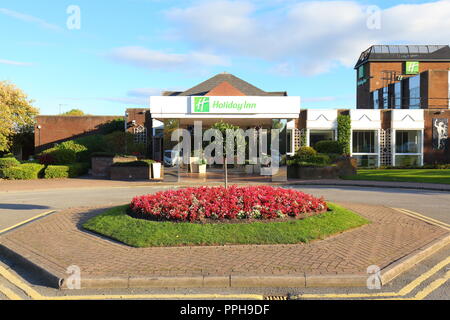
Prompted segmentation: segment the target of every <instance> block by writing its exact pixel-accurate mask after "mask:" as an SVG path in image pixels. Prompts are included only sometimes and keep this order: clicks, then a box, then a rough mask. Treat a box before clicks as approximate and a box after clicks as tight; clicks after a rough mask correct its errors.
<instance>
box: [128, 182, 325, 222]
mask: <svg viewBox="0 0 450 320" xmlns="http://www.w3.org/2000/svg"><path fill="white" fill-rule="evenodd" d="M326 210H327V204H326V202H325V201H324V200H323V199H318V198H315V197H313V196H311V195H308V194H305V193H302V192H300V191H296V190H292V189H283V188H273V187H269V186H251V187H237V186H231V187H229V188H224V187H198V188H186V189H178V190H168V191H163V192H158V193H156V194H150V195H145V196H140V197H136V198H134V199H133V201H132V202H131V204H130V210H129V214H130V215H131V216H133V217H137V218H142V219H149V220H169V221H191V222H194V221H205V220H206V219H209V220H235V219H276V218H285V217H288V216H289V217H294V218H304V217H306V216H308V215H313V214H319V213H323V212H325V211H326Z"/></svg>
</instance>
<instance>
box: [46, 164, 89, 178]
mask: <svg viewBox="0 0 450 320" xmlns="http://www.w3.org/2000/svg"><path fill="white" fill-rule="evenodd" d="M88 169H89V164H88V163H73V164H70V165H65V166H48V167H47V169H45V175H44V178H45V179H58V178H76V177H79V176H81V175H83V174H85V173H87V171H88Z"/></svg>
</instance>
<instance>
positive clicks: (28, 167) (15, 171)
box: [2, 163, 45, 180]
mask: <svg viewBox="0 0 450 320" xmlns="http://www.w3.org/2000/svg"><path fill="white" fill-rule="evenodd" d="M44 168H45V166H44V165H42V164H37V163H25V164H21V165H19V166H16V167H10V168H5V169H2V171H3V176H4V178H6V179H9V180H32V179H39V178H40V176H41V174H42V173H43V171H44Z"/></svg>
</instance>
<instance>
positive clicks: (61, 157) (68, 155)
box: [42, 146, 77, 165]
mask: <svg viewBox="0 0 450 320" xmlns="http://www.w3.org/2000/svg"><path fill="white" fill-rule="evenodd" d="M42 154H43V155H45V154H47V155H50V156H51V157H52V158H53V159H55V164H60V165H62V164H70V163H74V162H76V160H77V154H76V152H75V151H73V150H71V149H60V148H59V146H58V147H54V148H51V149H47V150H45V151H44V152H42Z"/></svg>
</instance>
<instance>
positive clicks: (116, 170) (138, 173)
mask: <svg viewBox="0 0 450 320" xmlns="http://www.w3.org/2000/svg"><path fill="white" fill-rule="evenodd" d="M151 178H152V170H151V167H150V166H148V167H111V180H151Z"/></svg>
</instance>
